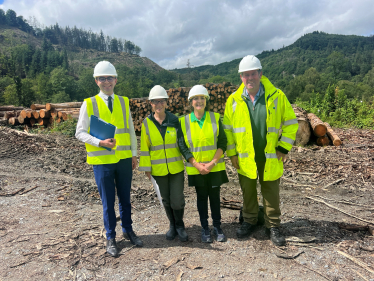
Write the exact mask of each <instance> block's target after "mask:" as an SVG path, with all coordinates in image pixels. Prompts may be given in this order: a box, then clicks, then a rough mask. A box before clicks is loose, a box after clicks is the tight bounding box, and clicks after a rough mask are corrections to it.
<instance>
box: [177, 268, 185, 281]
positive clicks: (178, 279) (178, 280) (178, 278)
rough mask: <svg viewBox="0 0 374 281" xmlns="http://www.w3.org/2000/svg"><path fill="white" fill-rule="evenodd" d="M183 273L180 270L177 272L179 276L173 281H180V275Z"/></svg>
mask: <svg viewBox="0 0 374 281" xmlns="http://www.w3.org/2000/svg"><path fill="white" fill-rule="evenodd" d="M183 273H184V272H183V271H182V270H180V271H179V274H178V275H177V277H176V278H175V281H181V280H182V275H183Z"/></svg>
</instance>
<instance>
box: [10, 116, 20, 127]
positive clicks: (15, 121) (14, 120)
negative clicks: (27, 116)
mask: <svg viewBox="0 0 374 281" xmlns="http://www.w3.org/2000/svg"><path fill="white" fill-rule="evenodd" d="M8 123H9V124H10V125H13V126H15V125H18V124H19V122H18V119H17V118H16V117H10V118H9V120H8Z"/></svg>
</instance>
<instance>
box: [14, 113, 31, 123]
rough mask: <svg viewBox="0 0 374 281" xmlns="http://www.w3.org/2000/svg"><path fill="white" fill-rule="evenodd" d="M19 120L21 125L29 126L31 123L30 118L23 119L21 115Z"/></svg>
mask: <svg viewBox="0 0 374 281" xmlns="http://www.w3.org/2000/svg"><path fill="white" fill-rule="evenodd" d="M17 119H18V122H19V123H20V124H29V123H30V119H29V118H23V117H22V116H21V115H20V116H18V117H17Z"/></svg>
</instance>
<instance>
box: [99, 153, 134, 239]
mask: <svg viewBox="0 0 374 281" xmlns="http://www.w3.org/2000/svg"><path fill="white" fill-rule="evenodd" d="M93 171H94V175H95V180H96V184H97V188H98V190H99V193H100V198H101V203H102V204H103V218H104V227H105V230H106V237H107V239H108V240H109V239H112V238H116V224H117V221H116V213H115V211H114V202H115V196H116V189H117V196H118V205H119V215H120V217H121V221H122V224H121V226H122V231H123V232H130V231H132V226H131V225H132V220H131V202H130V189H131V180H132V161H131V158H127V159H122V160H120V161H119V162H118V163H115V164H104V165H93Z"/></svg>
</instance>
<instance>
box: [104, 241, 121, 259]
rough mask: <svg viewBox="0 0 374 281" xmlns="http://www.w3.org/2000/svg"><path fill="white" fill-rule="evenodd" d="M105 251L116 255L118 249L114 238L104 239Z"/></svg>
mask: <svg viewBox="0 0 374 281" xmlns="http://www.w3.org/2000/svg"><path fill="white" fill-rule="evenodd" d="M106 252H107V253H108V254H109V255H111V256H112V257H117V256H118V253H119V251H118V248H117V243H116V239H114V238H112V239H109V240H107V241H106Z"/></svg>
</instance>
